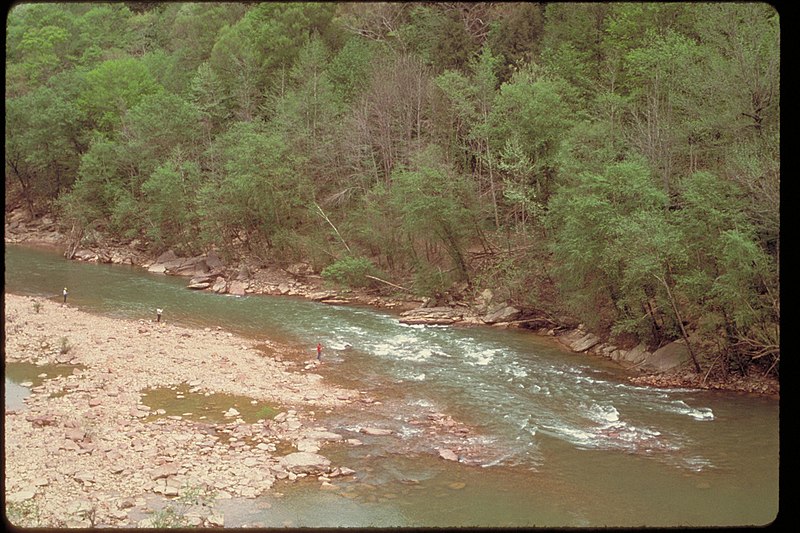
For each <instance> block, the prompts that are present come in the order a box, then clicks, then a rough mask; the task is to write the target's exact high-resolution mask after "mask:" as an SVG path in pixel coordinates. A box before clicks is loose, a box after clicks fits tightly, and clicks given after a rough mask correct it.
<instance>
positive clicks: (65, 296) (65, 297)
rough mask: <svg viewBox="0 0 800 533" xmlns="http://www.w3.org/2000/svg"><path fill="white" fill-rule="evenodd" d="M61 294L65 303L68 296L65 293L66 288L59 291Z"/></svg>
mask: <svg viewBox="0 0 800 533" xmlns="http://www.w3.org/2000/svg"><path fill="white" fill-rule="evenodd" d="M61 294H62V295H63V296H64V303H67V294H69V293H68V292H67V288H66V287H64V290H63V291H61Z"/></svg>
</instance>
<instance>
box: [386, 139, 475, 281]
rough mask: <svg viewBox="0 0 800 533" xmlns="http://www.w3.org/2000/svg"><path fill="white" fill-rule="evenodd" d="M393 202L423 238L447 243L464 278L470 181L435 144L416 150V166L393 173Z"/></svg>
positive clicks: (405, 221)
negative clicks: (444, 156)
mask: <svg viewBox="0 0 800 533" xmlns="http://www.w3.org/2000/svg"><path fill="white" fill-rule="evenodd" d="M392 180H393V182H394V184H393V187H392V202H393V203H394V205H395V206H396V208H397V209H398V210H399V212H400V214H401V216H402V221H403V222H402V225H403V228H404V229H405V230H406V231H407V232H408V233H409V234H410V235H415V236H420V237H419V238H420V240H423V241H429V242H433V243H437V244H440V245H442V246H444V248H445V250H446V251H447V254H448V255H449V256H450V259H451V261H452V263H453V268H455V269H456V271H457V272H458V277H459V278H461V279H467V278H468V270H467V263H466V258H465V256H464V247H465V243H466V239H467V238H468V236H469V228H470V221H471V220H470V207H471V204H472V203H473V199H472V194H471V191H470V188H469V186H468V183H467V182H466V180H464V179H463V178H462V177H461V176H459V175H458V174H456V173H454V172H453V171H452V169H451V168H449V167H448V165H447V164H446V162H444V161H443V160H442V155H441V153H440V151H438V150H437V149H435V148H434V147H429V148H428V149H427V150H425V151H423V152H421V153H419V154H417V157H416V161H415V162H414V169H413V170H400V171H397V172H395V173H394V174H393V176H392Z"/></svg>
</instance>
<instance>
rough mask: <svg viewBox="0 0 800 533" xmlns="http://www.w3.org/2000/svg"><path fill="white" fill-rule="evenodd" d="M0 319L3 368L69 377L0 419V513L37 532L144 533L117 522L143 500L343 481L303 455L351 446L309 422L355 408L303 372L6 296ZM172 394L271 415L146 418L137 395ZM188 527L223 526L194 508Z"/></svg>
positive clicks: (218, 340)
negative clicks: (218, 399)
mask: <svg viewBox="0 0 800 533" xmlns="http://www.w3.org/2000/svg"><path fill="white" fill-rule="evenodd" d="M5 306H6V308H5V343H6V346H5V352H6V362H7V363H14V362H29V363H35V364H39V365H53V364H64V363H68V364H72V365H78V366H76V367H75V370H73V372H72V374H70V375H67V376H63V377H54V378H52V379H43V380H42V383H41V384H40V385H38V386H34V387H33V389H32V394H31V396H29V397H28V398H26V402H25V403H26V404H27V405H26V408H25V409H22V410H19V411H13V410H12V411H9V410H7V411H6V413H5V454H4V459H5V476H6V477H5V496H6V502H7V505H9V506H10V507H9V508H8V509H12V510H13V509H23V508H27V509H28V510H30V509H35V514H36V522H37V523H38V524H39V525H45V526H47V527H53V526H55V527H62V526H66V527H90V526H103V525H105V526H112V527H128V526H131V525H144V526H147V525H152V523H150V522H147V523H141V521H140V523H138V524H137V523H133V524H132V523H131V518H130V517H131V516H133V515H134V514H135V513H137V512H138V513H139V514H141V513H142V512H147V511H148V503H147V500H146V496H147V495H151V496H152V495H159V494H160V495H163V496H169V497H175V496H179V495H181V494H184V493H186V492H187V491H196V490H202V491H204V492H213V493H214V494H215V497H216V498H230V497H246V498H247V497H250V498H252V497H255V496H257V495H259V494H261V493H263V492H265V491H268V490H270V489H271V487H272V486H273V484H274V483H276V481H277V480H280V479H288V480H294V479H297V478H299V477H307V476H317V477H318V479H319V482H320V483H321V484H323V485H324V484H325V483H328V482H329V481H330V480H331V478H333V477H336V476H350V475H352V474H353V473H354V472H353V471H352V470H350V469H348V468H347V467H346V466H345V465H332V464H331V462H330V461H329V460H328V459H327V458H325V457H324V456H323V455H320V454H319V453H317V452H320V451H321V450H320V449H321V448H324V446H325V445H326V444H327V443H329V442H332V441H340V442H341V443H343V444H344V445H351V444H352V445H359V444H360V442H359V441H358V440H357V439H352V438H351V439H347V438H346V436H343V435H340V434H337V433H334V432H330V431H328V430H327V429H326V428H324V427H320V426H318V425H316V424H315V422H314V420H315V419H314V413H315V412H321V411H324V410H330V409H334V408H338V407H342V406H346V405H348V404H352V403H354V402H358V403H359V405H360V406H362V408H363V405H365V404H364V403H363V402H361V401H360V400H362V399H363V395H361V394H360V393H359V392H358V391H353V390H345V389H342V388H337V387H333V386H330V385H327V384H325V383H323V382H322V378H321V377H320V376H319V375H317V374H315V373H314V372H313V371H314V368H315V366H314V365H313V364H306V365H303V364H302V363H297V362H292V361H286V360H282V358H281V357H280V355H279V353H278V352H277V351H274V352H273V353H272V354H267V353H265V350H267V349H268V348H269V346H265V345H264V344H263V343H260V344H259V346H258V348H256V347H254V343H253V341H251V340H247V339H243V338H238V337H236V336H234V335H232V334H230V333H226V332H224V331H220V330H210V329H209V328H206V329H205V330H195V329H188V328H183V327H178V326H174V325H170V324H165V323H153V322H146V321H138V322H134V321H124V320H117V319H110V318H106V317H101V316H94V315H89V314H87V313H83V312H81V311H79V310H77V309H75V308H73V307H69V306H64V305H60V304H58V303H54V302H51V301H48V300H43V299H42V300H39V299H34V298H29V297H21V296H16V295H13V294H6V295H5ZM272 350H277V347H274V346H273V347H272ZM40 377H43V378H44V377H46V376H40ZM182 384H183V385H188V386H190V387H191V388H192V390H193V391H194V392H198V393H206V394H211V393H227V394H235V395H244V396H247V397H250V398H252V399H253V401H258V402H266V403H268V404H269V405H271V406H274V407H275V408H276V409H278V410H279V411H280V412H279V413H278V414H277V415H276V416H274V417H265V418H264V419H260V420H257V421H255V422H252V423H248V422H245V421H243V420H242V419H241V418H239V417H238V416H237V415H238V412H236V410H228V411H227V412H226V413H225V414H226V416H227V417H228V421H226V422H224V423H213V422H198V421H197V420H193V419H192V418H191V417H188V416H186V417H184V416H167V417H164V416H158V415H160V414H163V413H159V412H158V411H157V410H154V409H152V408H151V407H149V406H148V405H146V403H145V401H146V400H145V398H144V395H143V390H145V389H149V388H159V387H176V386H180V385H182ZM366 405H368V404H366ZM279 449H282V450H283V451H282V453H278V452H277V450H279ZM15 506H16V507H15ZM203 510H205V512H203ZM29 518H30V517H29ZM190 519H192V520H193V522H191V525H203V524H205V525H212V526H220V525H223V523H224V517H222V516H220V515H218V514H216V513H215V511H213V509H211V508H205V507H202V506H201V508H200V509H199V510H197V512H196V513H195V515H193V516H191V517H190ZM145 520H150V519H145Z"/></svg>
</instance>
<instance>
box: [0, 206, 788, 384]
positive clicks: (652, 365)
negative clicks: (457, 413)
mask: <svg viewBox="0 0 800 533" xmlns="http://www.w3.org/2000/svg"><path fill="white" fill-rule="evenodd" d="M66 240H67V239H66V237H65V236H64V235H62V234H60V233H58V230H57V226H56V225H55V224H54V223H53V221H52V220H50V219H49V218H47V217H43V218H41V219H39V220H27V218H26V216H25V213H24V211H23V210H17V211H14V212H12V213H10V214H7V215H6V242H17V243H20V242H22V243H30V244H34V243H39V244H46V245H53V246H62V247H63V246H65V243H66ZM98 241H102V242H98V243H97V244H95V245H86V246H84V247H77V248H76V249H75V250H74V256H73V257H74V259H77V260H81V261H90V262H100V263H117V264H131V265H137V266H141V267H143V268H146V269H148V270H149V271H150V272H156V273H164V274H167V275H178V276H185V277H187V278H188V279H189V280H188V282H187V288H189V289H192V290H209V291H214V292H217V293H228V294H235V295H237V294H238V295H244V294H268V295H288V296H299V297H304V298H308V299H311V300H315V301H319V302H323V303H330V304H356V305H367V306H371V307H376V308H382V309H389V310H392V311H395V312H398V313H400V321H401V322H404V323H407V324H427V325H456V326H491V327H499V328H518V327H523V328H525V329H529V330H531V331H533V332H534V333H536V334H539V335H545V336H554V337H556V338H557V340H558V341H559V342H560V343H561V344H562V345H563V346H564V347H566V348H567V349H569V350H571V351H573V352H575V353H586V354H591V355H594V356H598V357H603V358H606V359H610V360H612V361H614V362H616V363H617V364H619V365H620V366H622V367H623V368H626V369H628V370H632V371H635V372H637V373H639V374H641V375H640V376H637V377H635V378H633V380H634V381H635V382H636V383H638V384H641V385H648V384H649V385H653V386H659V387H698V388H705V389H718V390H733V391H744V392H751V393H757V394H765V395H773V396H774V395H778V394H779V391H780V385H779V382H778V380H777V379H774V378H769V377H762V376H747V377H744V378H742V377H738V376H730V375H720V374H718V373H711V372H709V373H706V374H704V375H696V374H695V373H694V372H692V371H690V370H687V368H688V367H689V351H688V348H687V346H686V343H685V342H684V341H682V340H681V341H676V342H672V343H670V344H668V345H666V346H663V347H662V348H660V349H658V350H656V351H654V352H650V351H648V350H647V349H646V347H645V346H644V345H641V344H640V345H637V346H634V347H627V348H623V347H618V346H615V345H613V344H610V343H606V342H603V341H602V340H601V339H600V338H599V337H598V336H596V335H595V334H593V333H592V332H589V331H586V330H585V329H584V328H583V326H582V325H575V324H569V323H567V322H568V321H567V322H565V321H561V322H554V321H553V320H552V319H551V318H549V317H545V316H540V315H536V314H533V315H532V314H530V313H528V312H525V311H523V310H521V309H517V308H516V307H514V306H513V305H511V304H510V303H509V302H506V301H503V300H498V299H496V298H495V296H494V294H493V292H492V291H491V289H484V290H483V291H482V292H480V294H478V295H477V296H476V297H475V298H473V299H471V300H470V301H465V300H463V299H460V298H451V299H449V300H447V301H444V302H435V301H432V300H428V299H421V298H416V297H413V296H398V295H397V294H398V293H397V291H395V294H393V295H392V296H389V297H387V296H381V295H378V294H376V293H375V292H374V291H373V292H370V291H365V290H331V289H328V288H326V287H325V285H324V283H323V280H322V278H321V277H320V276H319V275H317V274H316V273H315V272H314V271H313V269H312V268H311V267H310V266H309V265H308V264H305V263H296V264H293V265H289V266H288V267H286V268H279V267H277V266H264V265H258V264H248V262H247V261H241V262H239V263H238V264H236V265H226V264H224V263H223V261H222V260H221V258H220V257H219V256H218V255H217V254H216V253H215V252H213V251H211V252H209V253H208V254H204V255H202V256H197V257H189V258H186V257H178V256H177V255H176V254H175V253H174V252H172V251H167V252H166V253H164V254H161V255H160V256H159V257H157V258H152V257H151V256H149V255H148V254H147V253H146V249H145V248H144V247H142V246H141V245H140V244H139V243H138V242H137V241H133V242H131V243H126V244H118V243H111V242H107V241H103V240H102V239H98Z"/></svg>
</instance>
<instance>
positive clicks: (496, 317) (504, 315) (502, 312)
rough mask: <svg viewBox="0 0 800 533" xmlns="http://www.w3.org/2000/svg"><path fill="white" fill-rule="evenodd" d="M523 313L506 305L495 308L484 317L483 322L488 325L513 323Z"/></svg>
mask: <svg viewBox="0 0 800 533" xmlns="http://www.w3.org/2000/svg"><path fill="white" fill-rule="evenodd" d="M520 313H521V311H520V310H519V309H517V308H516V307H514V306H511V305H506V304H505V303H502V304H499V305H496V306H493V307H491V308H490V309H489V312H488V313H486V316H484V317H483V321H484V322H485V323H487V324H497V323H498V322H511V321H512V320H516V319H517V318H519V315H520Z"/></svg>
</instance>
